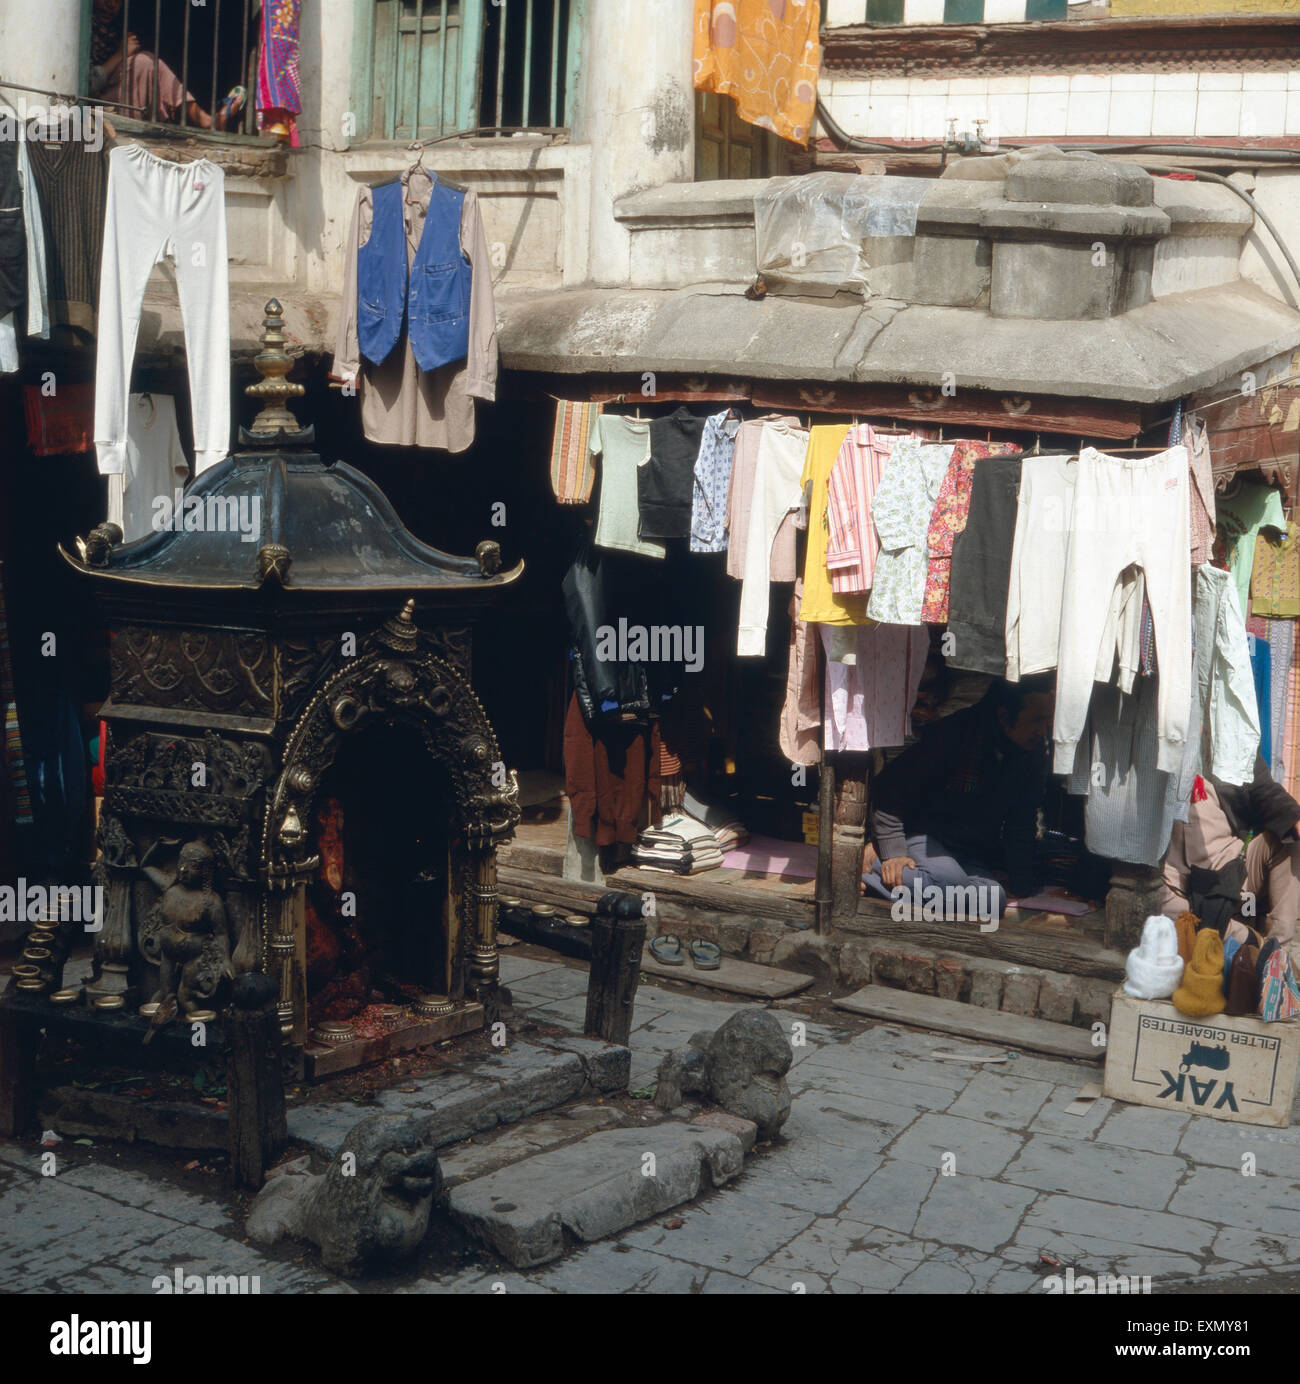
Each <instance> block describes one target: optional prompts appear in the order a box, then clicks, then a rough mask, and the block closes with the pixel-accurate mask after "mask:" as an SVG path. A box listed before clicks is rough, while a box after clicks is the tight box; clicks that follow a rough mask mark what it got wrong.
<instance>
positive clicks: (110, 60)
mask: <svg viewBox="0 0 1300 1384" xmlns="http://www.w3.org/2000/svg"><path fill="white" fill-rule="evenodd" d="M92 14H93V17H94V26H95V32H94V39H93V43H92V56H94V57H95V59H96V61H95V64H94V66H92V67H91V69H90V94H91V96H93V97H96V98H97V99H99V100H102V101H106V102H108V103H109V104H110V105H112V104H114V103H117V102H121V103H122V104H123V105H124V106H125V107H126V112H125V113H126V114H127V115H129V116H132V117H134V118H135V119H137V120H149V119H151V118H152V117H153V89H154V83H155V81H156V82H157V85H158V119H159V121H166V122H167V123H168V124H172V123H174V122H177V121H178V120H179V119H180V113H181V110H182V109H184V111H185V118H186V120H187V121H188V122H189V123H190V124H191V125H193V126H195V127H196V128H197V129H200V130H235V129H238V127H239V116H240V114H241V113H242V111H243V108H244V96H243V88H242V87H236V88H235V90H234V91H232V92H231V94H230V95H229V96H228V97H227V98H226V99H225V100H224V101H223V102H222V103H221V105H220V106H219V107H218V109H217V111H216V113H215V115H209V114H208V113H207V111H205V110H204V109H203V107H202V106H200V105H199V103H198V102H197V101H196V100H195V99H194V97H193V96H191V95H190V93H189V92H188V91H186V90H185V88H184V87H183V86H182V85H181V81H180V78H179V77H177V75H176V74H175V73H174V72H173V71H172V70H171V68H170V67H168V66H167V64H166V63H165V62H162V61H161V60H160V59H158V58H157V57H155V56H154V55H153V54H152V53H149V52H146V51H144V50H142V49H141V47H140V40H139V39H138V38H137V37H136V36H135V34H131V33H128V34H127V35H126V36H125V38H123V37H122V36H121V15H122V0H95V6H94V9H93V11H92ZM124 62H125V64H126V75H125V78H123V74H122V64H123V63H124ZM123 93H125V94H123Z"/></svg>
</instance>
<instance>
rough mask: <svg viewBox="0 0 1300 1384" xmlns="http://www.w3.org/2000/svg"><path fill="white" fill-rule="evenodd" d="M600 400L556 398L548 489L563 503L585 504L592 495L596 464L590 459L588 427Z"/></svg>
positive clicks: (589, 432) (597, 409)
mask: <svg viewBox="0 0 1300 1384" xmlns="http://www.w3.org/2000/svg"><path fill="white" fill-rule="evenodd" d="M601 408H602V406H601V405H600V404H581V403H574V402H571V401H569V400H565V399H561V400H558V401H557V403H556V406H555V438H554V441H553V442H552V444H551V489H552V490H554V491H555V498H556V499H557V500H558V501H559V502H560V503H561V504H562V505H585V504H586V503H587V501H588V500H589V499H591V488H592V485H593V484H594V483H595V479H596V468H595V466H594V465H593V464H592V459H591V429H592V427H593V426H594V425H595V422H596V419H597V418H599V417H600V414H601Z"/></svg>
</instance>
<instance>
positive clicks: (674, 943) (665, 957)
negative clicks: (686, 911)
mask: <svg viewBox="0 0 1300 1384" xmlns="http://www.w3.org/2000/svg"><path fill="white" fill-rule="evenodd" d="M650 955H651V956H653V957H654V959H655V960H656V961H657V962H659V964H660V965H661V966H684V965H685V964H686V958H685V956H683V955H682V939H681V938H680V937H678V936H677V935H676V934H675V933H672V932H665V933H663V934H662V936H659V937H656V938H654V939H653V940H652V941H651V943H650Z"/></svg>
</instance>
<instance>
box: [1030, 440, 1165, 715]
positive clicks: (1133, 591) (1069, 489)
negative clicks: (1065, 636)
mask: <svg viewBox="0 0 1300 1384" xmlns="http://www.w3.org/2000/svg"><path fill="white" fill-rule="evenodd" d="M1077 471H1078V459H1077V458H1076V457H1026V458H1025V463H1024V467H1023V469H1022V471H1021V475H1020V491H1019V495H1018V506H1017V509H1016V532H1015V539H1014V542H1013V544H1012V548H1011V582H1010V586H1009V588H1008V591H1007V624H1006V635H1007V679H1008V681H1010V682H1019V681H1020V679H1021V678H1022V677H1028V676H1029V675H1030V674H1031V673H1046V672H1050V671H1051V669H1053V668H1055V667H1056V657H1057V654H1058V652H1059V649H1060V635H1061V602H1062V600H1063V599H1064V595H1065V560H1066V554H1067V552H1068V551H1069V542H1070V534H1071V533H1072V532H1073V529H1074V486H1075V479H1076V473H1077ZM1144 589H1145V585H1144V582H1143V578H1142V572H1141V569H1140V568H1134V567H1132V566H1130V567H1128V568H1126V569H1125V570H1124V573H1123V575H1122V576H1121V578H1120V580H1119V581H1118V582H1117V583H1116V585H1115V590H1114V591H1113V593H1112V594H1111V602H1110V609H1109V612H1108V614H1107V616H1106V623H1105V625H1104V627H1103V631H1102V640H1101V647H1100V649H1099V650H1098V653H1097V673H1096V680H1097V681H1098V682H1109V681H1110V680H1111V674H1112V672H1113V670H1114V668H1115V666H1116V660H1117V659H1118V667H1119V678H1118V682H1119V687H1120V690H1121V691H1123V692H1131V691H1132V690H1133V678H1134V676H1135V674H1136V673H1137V669H1138V662H1139V657H1140V652H1141V637H1142V595H1143V591H1144Z"/></svg>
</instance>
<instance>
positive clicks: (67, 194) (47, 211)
mask: <svg viewBox="0 0 1300 1384" xmlns="http://www.w3.org/2000/svg"><path fill="white" fill-rule="evenodd" d="M27 157H28V158H29V159H30V160H31V165H32V177H33V179H34V180H35V182H36V188H37V192H38V193H39V195H40V199H41V216H42V218H43V219H44V222H45V267H46V274H47V275H48V278H49V296H50V321H51V322H52V323H54V325H56V326H71V327H79V328H80V329H81V330H82V331H85V332H89V333H92V334H93V333H94V331H95V314H96V310H97V308H98V306H99V271H100V260H101V259H102V258H103V254H104V214H105V207H106V205H107V198H108V150H107V149H106V148H102V149H99V150H97V151H96V152H94V153H91V152H90V150H89V149H87V148H86V146H85V145H84V144H79V143H77V142H75V141H73V140H67V141H64V142H62V143H50V144H45V143H41V142H39V141H36V140H29V141H28V144H27ZM143 231H144V228H143V227H141V233H142V234H143Z"/></svg>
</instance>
